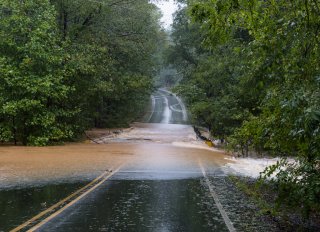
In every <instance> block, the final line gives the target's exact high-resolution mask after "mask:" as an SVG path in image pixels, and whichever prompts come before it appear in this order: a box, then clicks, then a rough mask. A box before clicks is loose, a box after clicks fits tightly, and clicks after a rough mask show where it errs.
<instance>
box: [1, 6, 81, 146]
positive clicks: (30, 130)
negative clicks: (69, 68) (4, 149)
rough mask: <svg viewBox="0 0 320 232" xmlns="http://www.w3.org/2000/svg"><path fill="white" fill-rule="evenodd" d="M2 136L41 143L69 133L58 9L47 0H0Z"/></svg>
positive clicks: (66, 136)
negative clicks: (59, 38)
mask: <svg viewBox="0 0 320 232" xmlns="http://www.w3.org/2000/svg"><path fill="white" fill-rule="evenodd" d="M0 14H1V20H0V127H1V129H0V139H1V141H12V140H13V141H14V142H15V143H17V142H22V143H23V144H34V145H44V144H47V143H49V142H54V141H60V140H64V139H67V138H70V137H72V136H73V134H72V129H71V128H70V126H69V125H66V124H65V123H64V119H66V118H69V117H71V116H72V115H73V114H74V113H75V111H72V110H69V109H67V108H65V107H64V101H65V100H66V99H67V98H68V94H69V93H70V91H72V89H71V88H70V87H69V86H67V85H66V84H65V79H64V77H65V73H64V71H65V70H64V68H63V65H62V64H63V54H62V50H61V46H60V45H59V40H58V36H57V34H58V30H57V29H58V28H57V24H56V12H55V10H54V7H53V6H52V5H51V4H50V3H49V1H47V0H30V1H7V0H1V1H0Z"/></svg>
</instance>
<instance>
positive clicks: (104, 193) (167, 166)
mask: <svg viewBox="0 0 320 232" xmlns="http://www.w3.org/2000/svg"><path fill="white" fill-rule="evenodd" d="M99 133H100V137H98V138H95V139H94V142H91V143H78V144H67V145H64V146H52V147H12V146H1V147H0V231H8V230H10V229H13V228H15V227H16V226H18V225H20V224H21V223H23V222H25V221H26V220H28V219H30V218H31V217H33V216H34V215H35V214H37V213H39V212H41V211H42V210H45V209H47V208H48V207H50V206H51V205H53V204H54V203H56V202H58V201H59V200H61V199H63V198H65V197H66V196H68V195H70V194H71V193H72V192H74V191H76V190H77V189H79V188H80V187H82V186H84V185H85V184H86V183H88V182H90V181H91V180H93V179H94V178H96V177H97V176H99V175H100V174H101V173H103V172H105V171H106V170H108V171H112V170H115V168H116V167H118V166H119V165H120V164H123V166H122V167H121V169H120V170H119V171H118V172H116V173H115V174H114V175H113V176H112V178H111V179H110V180H108V181H106V182H105V183H103V184H102V185H101V186H100V187H99V188H97V189H95V190H94V191H93V192H92V193H90V194H89V195H88V196H86V197H84V198H83V199H81V201H79V202H77V203H76V204H74V205H73V206H72V207H70V208H68V209H67V210H65V211H63V212H62V213H61V214H60V215H59V216H57V217H55V218H54V219H53V220H51V221H49V222H48V223H47V224H45V225H44V226H42V227H41V228H40V229H38V230H37V231H228V229H227V227H226V225H225V223H224V221H223V219H222V216H221V215H220V213H219V211H218V209H217V207H216V205H215V202H214V200H213V199H212V197H211V196H210V192H209V191H208V186H206V183H204V181H203V173H202V170H203V169H204V170H205V171H206V173H207V174H208V176H210V177H217V178H219V181H220V180H222V181H223V183H224V178H225V176H226V175H227V174H228V173H229V172H230V165H233V164H235V163H237V161H236V160H232V159H230V157H229V156H227V155H225V154H224V153H223V152H222V151H219V150H215V149H211V148H208V147H207V146H206V145H205V144H203V143H202V142H200V141H197V139H196V138H195V135H194V133H193V130H192V127H191V126H188V125H173V124H152V123H148V124H143V123H139V124H134V125H132V128H131V129H128V130H123V131H122V133H118V132H117V133H110V131H108V132H106V133H104V132H103V131H101V130H99ZM91 134H92V133H91ZM221 178H222V179H221ZM213 183H214V182H213ZM223 186H224V185H223ZM226 191H227V190H226ZM226 191H223V192H224V193H225V195H228V194H233V195H234V190H230V189H229V190H228V191H229V192H226ZM222 195H224V194H222ZM225 199H226V200H227V201H228V200H229V197H227V198H225ZM236 201H237V200H235V203H233V204H234V205H236V204H237V202H236ZM229 204H230V200H229ZM230 212H231V218H232V215H233V214H232V211H231V210H230ZM234 212H236V214H235V215H233V217H234V218H235V219H237V218H239V215H238V211H234ZM248 218H253V217H251V216H249V217H248ZM246 220H248V219H246ZM250 220H251V219H250ZM251 224H257V222H256V221H254V222H252V223H251ZM239 228H241V225H240V224H239ZM258 228H260V229H261V228H262V227H261V226H260V227H258ZM263 228H264V227H263ZM266 228H269V227H266ZM253 231H254V230H253Z"/></svg>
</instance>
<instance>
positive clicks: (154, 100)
mask: <svg viewBox="0 0 320 232" xmlns="http://www.w3.org/2000/svg"><path fill="white" fill-rule="evenodd" d="M155 105H156V99H155V97H154V96H153V95H151V108H152V110H151V114H150V117H149V119H148V122H150V120H151V118H152V116H153V114H154V107H155Z"/></svg>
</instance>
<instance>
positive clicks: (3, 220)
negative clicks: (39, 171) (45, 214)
mask: <svg viewBox="0 0 320 232" xmlns="http://www.w3.org/2000/svg"><path fill="white" fill-rule="evenodd" d="M84 184H85V183H73V184H58V185H48V186H43V187H34V188H24V189H13V190H3V191H0V231H8V230H9V229H13V228H14V227H16V226H18V225H20V224H22V223H23V222H25V221H27V220H28V219H30V218H31V217H33V216H34V215H36V214H38V213H39V212H41V211H43V210H45V209H47V208H49V207H50V206H51V205H53V204H55V203H56V202H58V201H59V200H61V199H63V198H64V197H66V196H67V195H69V194H70V193H71V192H73V191H75V190H76V189H78V188H80V186H83V185H84Z"/></svg>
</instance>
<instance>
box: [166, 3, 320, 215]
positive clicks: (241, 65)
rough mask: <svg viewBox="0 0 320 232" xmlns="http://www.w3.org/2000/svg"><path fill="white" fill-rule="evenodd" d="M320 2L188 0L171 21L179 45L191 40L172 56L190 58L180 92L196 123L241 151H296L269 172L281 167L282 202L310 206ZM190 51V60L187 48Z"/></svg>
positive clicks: (319, 102) (317, 156) (319, 128)
mask: <svg viewBox="0 0 320 232" xmlns="http://www.w3.org/2000/svg"><path fill="white" fill-rule="evenodd" d="M319 9H320V8H319V3H318V1H313V0H297V1H285V0H280V1H263V0H253V1H245V0H239V1H234V0H205V1H196V0H190V1H187V5H186V8H185V9H184V10H183V11H181V12H189V16H188V15H186V14H185V15H186V17H185V18H181V17H180V18H176V21H175V22H176V27H174V28H173V30H174V32H173V34H174V33H176V35H175V37H174V38H173V39H174V43H175V45H174V47H176V48H181V42H180V41H188V43H185V47H182V49H183V50H184V52H179V53H176V59H172V60H175V61H176V62H178V64H177V67H178V68H179V67H183V64H185V63H186V64H187V66H188V67H187V68H184V69H185V70H188V72H185V73H184V74H185V75H184V78H183V80H182V83H183V88H182V89H184V90H185V91H180V93H181V94H182V95H183V96H185V98H186V99H187V103H188V104H189V107H190V109H191V113H192V114H193V117H194V119H195V123H199V124H202V125H205V126H207V127H208V128H209V129H210V131H211V133H212V134H213V135H215V136H217V137H220V138H227V142H228V144H229V146H231V147H232V148H233V149H234V150H235V151H237V152H239V153H242V154H243V155H248V154H249V153H250V152H257V153H259V154H272V155H279V156H283V157H288V156H294V157H296V159H297V160H298V162H297V163H296V164H293V165H287V164H286V163H279V165H278V166H277V168H273V169H270V173H276V172H278V175H277V178H275V179H274V181H276V182H277V183H278V184H279V186H280V187H279V193H280V195H279V202H284V203H288V202H290V203H291V204H292V206H293V207H297V208H299V209H302V210H305V211H306V212H310V211H311V210H312V209H314V207H313V206H312V204H314V206H315V208H316V209H317V210H318V205H319V198H318V197H316V195H317V194H318V196H319V191H318V190H317V189H318V187H317V186H318V183H319V178H320V170H319V160H320V140H319V137H320V136H319V133H320V122H319V118H320V117H319V112H320V110H319V109H320V94H319V89H320V85H319V75H320V47H319V44H320V33H319V32H320V31H319V28H320V11H319ZM186 25H187V26H186ZM189 28H193V29H194V30H195V31H197V32H198V34H199V35H198V38H202V39H201V41H200V42H201V45H202V47H201V49H197V48H198V47H199V41H198V40H197V39H195V38H192V37H190V36H188V35H187V34H186V33H187V32H188V30H189ZM190 51H193V52H195V53H194V54H195V55H194V57H197V58H196V61H197V62H196V63H194V64H192V65H191V62H190V61H189V59H188V57H187V56H183V55H182V54H184V53H187V54H190ZM177 89H179V87H177ZM189 89H195V90H196V91H197V92H198V93H199V94H198V95H195V97H190V94H189V93H188V91H189ZM288 191H290V195H288V194H287V193H288ZM304 194H305V195H306V196H307V198H308V199H307V200H306V199H300V198H303V195H304ZM306 214H308V213H306Z"/></svg>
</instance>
